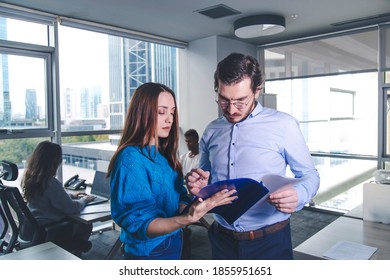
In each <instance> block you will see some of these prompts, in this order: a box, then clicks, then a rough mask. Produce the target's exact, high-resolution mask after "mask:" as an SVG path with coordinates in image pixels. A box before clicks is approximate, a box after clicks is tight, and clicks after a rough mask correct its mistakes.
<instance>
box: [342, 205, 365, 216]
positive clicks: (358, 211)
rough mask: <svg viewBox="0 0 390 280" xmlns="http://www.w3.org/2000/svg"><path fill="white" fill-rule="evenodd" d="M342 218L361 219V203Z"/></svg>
mask: <svg viewBox="0 0 390 280" xmlns="http://www.w3.org/2000/svg"><path fill="white" fill-rule="evenodd" d="M344 217H349V218H355V219H363V203H360V204H359V205H358V206H356V207H355V208H352V209H351V210H350V211H348V212H347V213H345V214H344Z"/></svg>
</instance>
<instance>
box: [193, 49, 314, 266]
mask: <svg viewBox="0 0 390 280" xmlns="http://www.w3.org/2000/svg"><path fill="white" fill-rule="evenodd" d="M262 84H263V78H262V75H261V71H260V68H259V63H258V62H257V60H256V59H255V58H253V57H251V56H246V55H243V54H238V53H233V54H230V55H229V56H227V57H226V58H225V59H223V60H222V61H221V62H219V63H218V66H217V69H216V71H215V74H214V86H215V92H216V102H217V103H218V104H219V106H220V108H221V110H222V112H223V116H221V117H219V118H218V119H216V120H214V121H212V122H211V123H210V124H209V125H208V126H207V128H206V130H205V132H204V134H203V136H202V138H201V142H200V155H201V156H200V162H199V166H200V168H198V169H194V170H192V171H191V172H190V173H188V174H187V176H186V177H187V186H188V188H189V190H190V191H191V192H192V193H193V194H197V192H198V191H199V190H200V189H201V188H202V187H204V186H205V185H207V184H208V183H210V182H211V183H214V182H217V181H222V180H227V179H235V178H251V179H254V180H257V181H261V178H262V177H263V176H264V175H266V174H277V175H285V174H286V168H287V165H289V167H290V170H291V171H292V173H294V175H295V177H296V178H301V179H302V180H301V181H299V182H298V183H297V184H296V185H294V186H286V187H283V188H281V189H279V190H278V191H276V192H273V193H271V194H270V196H269V198H268V201H267V203H260V204H259V203H257V204H255V205H254V206H252V207H251V208H250V209H249V210H248V211H247V212H245V213H244V214H243V215H242V216H241V217H240V218H238V219H237V220H236V221H235V222H233V223H232V224H229V223H227V222H226V221H225V220H224V219H223V218H222V217H221V216H219V215H217V214H215V215H214V218H215V222H214V224H213V226H211V227H210V229H209V238H210V241H211V246H212V257H213V259H293V249H292V242H291V231H290V225H289V217H290V215H291V213H293V212H295V211H298V210H300V209H302V208H303V206H304V205H305V204H306V203H308V202H309V201H310V200H311V198H312V197H313V196H314V195H315V194H316V192H317V189H318V187H319V182H320V178H319V175H318V172H317V170H316V169H315V167H314V164H313V161H312V158H311V155H310V153H309V150H308V147H307V145H306V143H305V140H304V137H303V135H302V133H301V131H300V128H299V123H298V122H297V121H296V119H295V118H293V117H292V116H290V115H288V114H286V113H282V112H279V111H276V110H274V109H270V108H265V107H263V106H262V105H261V104H260V103H258V102H257V98H258V97H259V94H260V91H261V86H262ZM238 199H240V197H238Z"/></svg>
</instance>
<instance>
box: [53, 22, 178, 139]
mask: <svg viewBox="0 0 390 280" xmlns="http://www.w3.org/2000/svg"><path fill="white" fill-rule="evenodd" d="M59 49H60V53H59V58H60V64H59V65H60V69H59V70H60V85H61V88H60V95H61V123H62V125H61V129H62V131H63V132H64V133H66V132H75V131H84V132H88V131H101V130H103V131H104V130H120V129H122V127H123V122H124V116H125V114H126V111H127V107H128V104H129V102H130V99H131V96H132V95H133V93H134V91H135V89H136V88H137V87H138V86H140V85H141V84H142V83H145V82H159V83H163V84H165V85H167V86H169V87H170V88H172V89H173V90H174V91H176V88H177V86H176V83H177V78H176V76H177V69H176V59H177V58H176V56H177V48H175V47H170V46H165V45H160V44H154V43H149V42H144V41H139V40H133V39H128V38H123V37H118V36H113V35H108V34H103V33H98V32H93V31H88V30H83V29H79V28H74V27H68V26H59Z"/></svg>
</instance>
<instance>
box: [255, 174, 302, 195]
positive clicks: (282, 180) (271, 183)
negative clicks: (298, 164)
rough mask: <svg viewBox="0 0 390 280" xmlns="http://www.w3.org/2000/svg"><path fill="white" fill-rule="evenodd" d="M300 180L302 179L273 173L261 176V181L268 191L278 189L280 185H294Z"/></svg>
mask: <svg viewBox="0 0 390 280" xmlns="http://www.w3.org/2000/svg"><path fill="white" fill-rule="evenodd" d="M302 180H303V179H301V178H290V177H285V176H280V175H275V174H269V175H265V176H264V177H263V178H261V181H262V182H263V184H264V186H265V187H266V188H267V189H268V190H269V192H270V193H272V192H274V191H276V190H279V189H280V188H282V187H287V186H294V185H295V184H297V183H298V182H300V181H302Z"/></svg>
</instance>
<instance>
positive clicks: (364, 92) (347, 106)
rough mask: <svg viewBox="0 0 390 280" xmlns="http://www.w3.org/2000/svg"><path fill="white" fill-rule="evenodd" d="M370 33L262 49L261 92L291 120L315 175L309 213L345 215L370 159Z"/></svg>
mask: <svg viewBox="0 0 390 280" xmlns="http://www.w3.org/2000/svg"><path fill="white" fill-rule="evenodd" d="M378 34H379V33H378V32H377V30H368V31H361V32H355V33H353V34H347V35H339V36H334V37H326V38H323V39H317V40H311V41H304V42H301V43H299V42H298V43H295V44H288V45H283V46H276V47H270V48H267V49H265V50H264V57H265V58H264V63H265V74H266V82H265V92H266V93H271V94H276V95H277V109H278V110H281V111H284V112H287V113H289V114H291V115H292V116H294V117H295V118H297V120H298V121H299V123H300V127H301V131H302V133H303V135H304V137H305V140H306V143H307V145H308V147H309V149H310V151H311V153H312V154H313V161H314V162H315V165H316V168H317V169H318V171H319V173H320V176H321V185H320V189H319V191H318V194H317V195H316V197H314V199H313V204H312V205H314V206H315V207H326V208H332V209H333V210H340V211H347V210H350V209H352V208H353V207H354V206H356V205H358V204H359V203H361V202H362V188H361V186H362V184H363V183H364V182H367V181H369V180H371V179H372V177H373V172H374V170H375V169H376V168H377V165H378V161H377V157H378V148H379V147H378V140H379V139H378V133H379V131H378V116H379V114H378V102H382V101H381V100H378V90H379V89H378V78H379V75H378V72H377V69H378V64H377V56H378V44H377V42H378Z"/></svg>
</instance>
